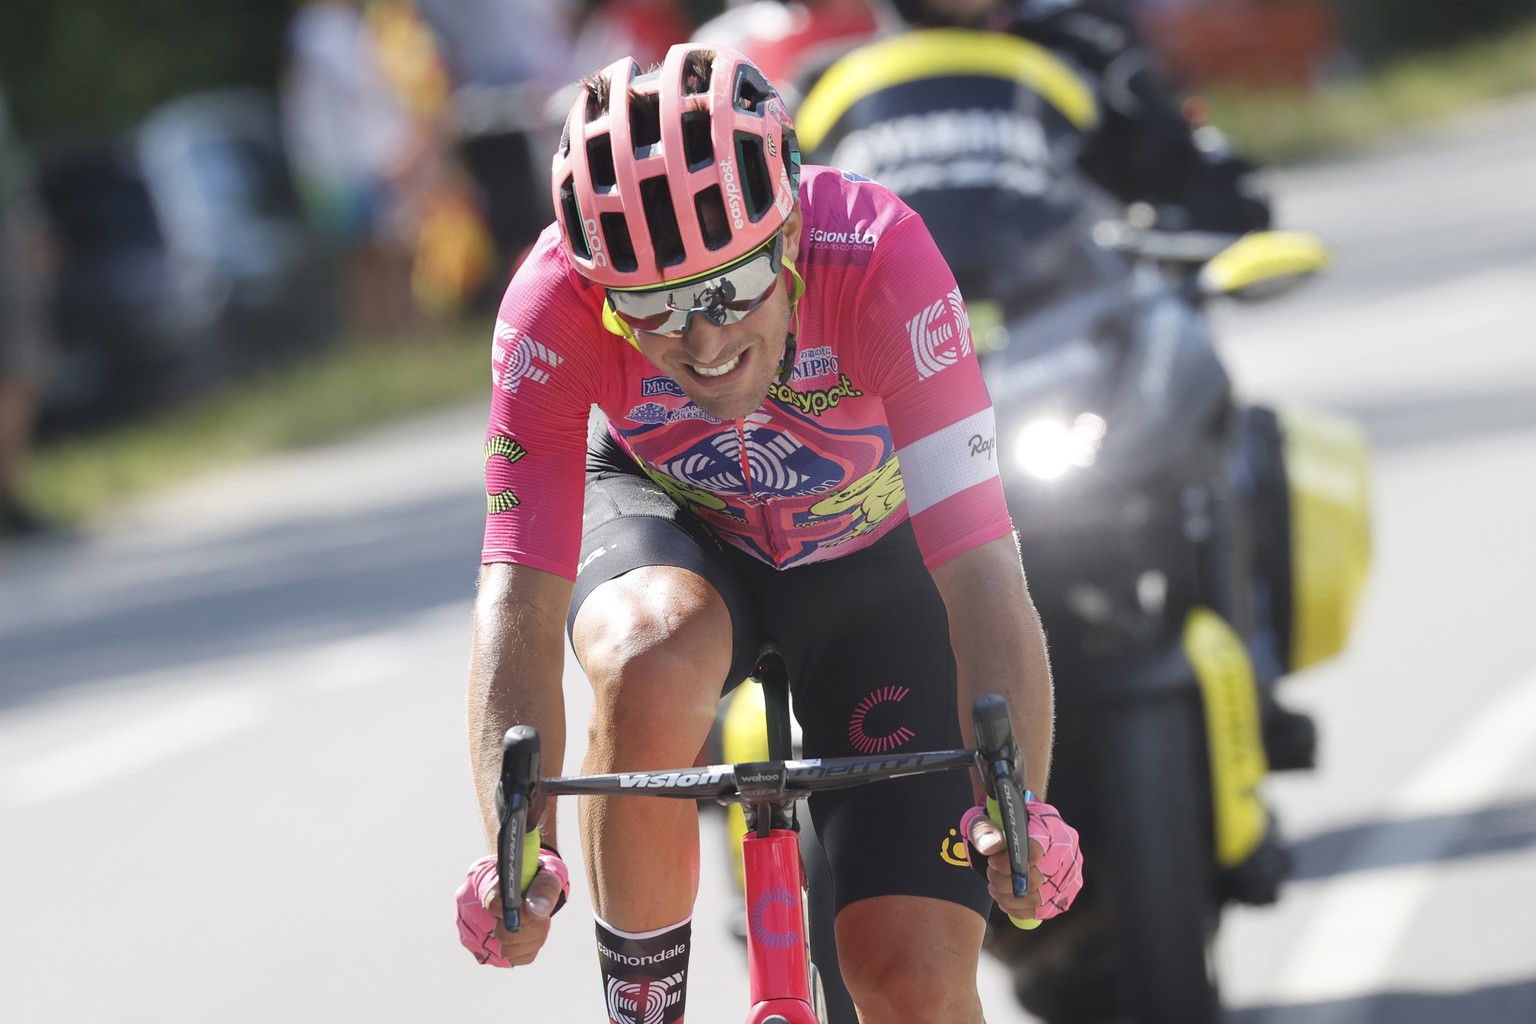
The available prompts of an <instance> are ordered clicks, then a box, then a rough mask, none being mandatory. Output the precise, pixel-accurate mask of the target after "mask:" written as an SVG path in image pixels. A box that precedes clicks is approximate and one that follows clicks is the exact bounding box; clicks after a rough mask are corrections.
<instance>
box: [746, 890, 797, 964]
mask: <svg viewBox="0 0 1536 1024" xmlns="http://www.w3.org/2000/svg"><path fill="white" fill-rule="evenodd" d="M799 910H800V903H799V901H798V900H796V899H795V896H794V894H793V893H791V892H790V891H789V890H787V889H768V890H767V891H765V892H763V893H762V894H761V895H759V896H758V897H757V900H756V901H755V902H753V904H752V911H751V913H750V914H749V915H748V924H749V925H750V926H751V928H752V937H753V938H754V939H756V940H757V941H758V942H759V943H760V944H762V945H764V946H766V947H768V948H769V949H786V948H788V947H790V946H793V945H794V944H796V943H798V942H799V941H800V933H799V931H797V930H796V929H795V924H794V922H795V919H796V917H797V916H798V912H799Z"/></svg>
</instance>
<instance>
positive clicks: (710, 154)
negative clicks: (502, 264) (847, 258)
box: [550, 43, 800, 288]
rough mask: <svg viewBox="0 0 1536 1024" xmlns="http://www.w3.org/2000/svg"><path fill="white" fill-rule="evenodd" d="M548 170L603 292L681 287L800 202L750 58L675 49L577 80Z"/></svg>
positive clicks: (569, 246)
mask: <svg viewBox="0 0 1536 1024" xmlns="http://www.w3.org/2000/svg"><path fill="white" fill-rule="evenodd" d="M582 85H583V87H582V89H581V91H580V93H579V94H578V95H577V97H576V101H575V102H574V103H573V104H571V112H570V114H569V115H568V116H567V117H566V120H565V130H564V131H563V132H562V133H561V136H560V147H559V149H558V150H557V151H556V153H555V160H554V166H553V170H552V173H551V176H550V177H551V181H550V184H551V187H552V189H553V192H554V201H555V211H556V218H557V219H558V220H559V222H560V232H561V235H562V237H563V238H564V240H565V251H566V254H567V255H568V256H569V257H570V258H571V262H572V263H574V264H575V265H576V268H577V270H579V271H580V272H581V274H582V275H583V276H585V277H586V278H587V279H589V280H590V281H592V282H593V283H595V284H599V285H602V286H603V287H605V288H647V287H655V286H658V285H662V284H666V283H668V282H671V281H680V280H684V279H687V278H690V277H694V276H696V275H698V274H703V273H707V272H708V271H711V270H714V269H716V268H718V267H722V266H725V265H726V264H728V263H730V262H732V261H734V260H737V259H740V258H741V257H743V256H746V255H747V254H749V253H751V252H752V251H753V250H755V249H757V248H758V247H759V246H761V245H763V244H765V243H766V242H768V240H769V239H771V238H772V237H773V236H774V234H775V232H777V231H778V230H779V228H780V227H782V226H783V224H784V221H785V220H787V219H788V218H789V215H790V212H791V211H792V210H793V209H794V205H795V196H796V194H797V190H798V187H799V180H800V149H799V145H798V144H797V143H796V141H795V129H794V125H793V123H792V122H791V121H790V118H789V111H788V110H787V108H786V107H785V106H784V101H783V100H782V99H780V98H779V94H778V92H777V91H775V90H774V88H773V86H772V85H771V84H770V83H769V81H768V79H767V78H765V77H764V76H763V73H762V72H761V71H759V70H758V69H757V68H756V66H754V65H753V64H752V62H751V61H749V60H747V58H746V57H744V56H742V55H741V54H740V53H737V52H736V51H735V50H730V49H726V48H724V47H711V46H701V45H699V44H696V43H679V44H677V45H676V46H673V47H672V48H671V49H670V50H668V51H667V57H666V60H665V62H664V63H663V64H662V65H661V67H660V68H657V69H653V70H651V71H648V72H646V73H644V74H642V73H641V72H640V68H639V65H637V64H636V63H635V62H634V61H633V60H632V59H631V58H628V57H625V58H624V59H622V60H618V61H615V62H614V63H612V64H610V65H608V67H606V68H604V69H603V70H602V71H600V72H598V73H597V74H596V75H593V76H590V77H588V78H587V79H585V80H584V81H583V83H582Z"/></svg>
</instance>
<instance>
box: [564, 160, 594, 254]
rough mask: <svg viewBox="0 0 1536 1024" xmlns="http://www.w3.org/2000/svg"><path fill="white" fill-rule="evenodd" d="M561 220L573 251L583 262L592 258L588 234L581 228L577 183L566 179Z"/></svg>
mask: <svg viewBox="0 0 1536 1024" xmlns="http://www.w3.org/2000/svg"><path fill="white" fill-rule="evenodd" d="M560 218H561V220H562V221H563V222H564V227H565V237H566V238H567V239H568V240H569V241H570V243H571V250H572V251H573V252H575V254H576V256H577V257H578V258H580V259H583V260H590V259H591V258H592V250H591V249H590V248H588V247H587V234H586V232H585V231H583V230H582V228H581V210H580V208H578V207H577V205H576V189H575V181H574V180H573V179H571V178H566V179H565V183H564V184H562V185H561V186H560Z"/></svg>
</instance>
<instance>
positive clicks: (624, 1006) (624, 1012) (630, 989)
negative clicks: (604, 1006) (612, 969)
mask: <svg viewBox="0 0 1536 1024" xmlns="http://www.w3.org/2000/svg"><path fill="white" fill-rule="evenodd" d="M682 998H683V975H682V973H681V972H679V973H677V974H669V975H667V976H666V977H665V978H657V979H655V980H654V981H620V980H619V979H617V978H609V979H608V1019H609V1020H611V1021H614V1022H615V1024H662V1021H664V1020H665V1019H666V1013H667V1009H668V1008H669V1007H672V1006H676V1005H677V1002H678V1000H680V999H682Z"/></svg>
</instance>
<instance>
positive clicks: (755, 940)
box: [496, 648, 1029, 1024]
mask: <svg viewBox="0 0 1536 1024" xmlns="http://www.w3.org/2000/svg"><path fill="white" fill-rule="evenodd" d="M754 678H755V679H756V680H757V681H758V682H759V683H760V684H761V685H762V686H763V691H764V709H765V712H766V719H767V731H768V757H769V759H768V760H766V761H750V762H743V763H739V764H718V765H710V766H706V767H698V766H692V767H688V768H666V769H660V770H656V771H640V772H620V773H617V774H611V775H578V776H567V777H563V778H540V777H539V734H538V731H537V730H536V729H534V728H532V727H531V726H526V725H516V726H513V727H512V728H511V729H508V730H507V733H506V736H505V737H504V738H503V740H502V764H501V779H500V782H499V784H498V787H497V793H496V806H497V812H498V814H499V816H500V830H499V832H498V836H497V857H498V867H499V869H500V880H499V895H500V896H501V905H502V907H503V908H504V915H505V916H504V920H503V923H504V924H505V926H506V928H507V930H508V931H509V932H515V931H517V929H518V925H519V911H518V908H519V907H520V906H521V904H522V900H521V891H523V890H526V889H527V887H528V885H529V883H531V882H532V881H533V876H534V873H535V871H536V870H537V853H538V851H537V847H536V846H534V845H533V844H527V843H526V842H525V839H526V836H527V828H528V821H529V818H530V817H532V818H533V819H534V820H535V821H536V820H537V818H538V814H537V811H538V809H539V808H540V807H541V802H542V800H543V799H544V798H546V797H551V796H563V795H568V794H576V795H586V796H613V797H625V796H649V797H670V798H674V799H679V800H715V801H718V802H720V803H723V804H727V805H730V804H739V805H741V807H742V809H743V811H744V813H745V820H746V825H747V832H746V835H745V836H744V837H743V840H742V858H743V869H744V876H745V882H746V894H745V899H746V914H747V925H748V926H747V930H746V931H747V935H746V948H747V967H748V983H749V1005H750V1010H749V1011H748V1014H747V1018H746V1024H825V1022H826V1019H827V1017H826V1009H825V1003H824V1000H823V999H822V995H821V984H820V979H819V977H818V975H817V970H816V966H815V964H814V962H813V961H812V959H811V954H810V946H809V938H808V936H809V929H808V918H807V912H806V891H807V878H806V874H805V869H804V867H803V864H802V859H801V856H800V845H799V843H800V831H799V821H798V817H797V815H796V812H795V803H796V801H797V800H799V799H800V798H801V797H804V796H808V795H809V794H811V793H815V792H819V791H823V790H830V789H845V788H849V787H853V786H860V785H864V784H866V783H870V782H877V781H880V780H883V779H894V778H900V777H902V776H906V775H918V774H926V773H929V772H943V771H954V770H957V769H974V770H975V771H977V772H978V773H979V774H980V776H981V778H982V782H983V784H984V786H985V787H986V791H987V795H988V797H989V798H991V801H993V802H995V805H996V807H997V811H998V815H997V820H998V824H999V825H1000V826H1001V828H1002V831H1003V837H1004V840H1005V845H1006V848H1007V851H1008V859H1009V866H1010V867H1011V869H1012V872H1013V887H1014V892H1015V893H1016V894H1018V895H1021V896H1022V895H1024V894H1025V892H1027V889H1028V874H1027V872H1028V865H1029V861H1028V852H1027V850H1028V847H1027V838H1026V837H1027V836H1028V834H1029V833H1028V820H1029V819H1028V810H1027V808H1026V806H1025V797H1024V792H1025V790H1024V784H1023V779H1024V756H1023V753H1022V752H1021V751H1020V750H1019V748H1018V744H1017V743H1016V742H1015V741H1014V737H1013V727H1012V724H1011V720H1010V718H1009V712H1008V704H1007V701H1005V700H1004V699H1003V698H1002V697H1001V696H999V695H997V694H988V695H986V696H983V697H979V698H977V700H976V701H975V704H974V706H973V708H972V721H973V725H974V728H975V736H976V746H975V748H974V749H969V748H968V749H960V750H938V751H928V752H925V753H910V754H898V755H886V756H882V757H839V758H823V759H812V760H795V759H792V758H791V757H790V756H789V755H790V727H789V685H788V679H787V675H786V673H785V672H784V670H783V662H782V659H781V658H779V656H778V654H777V652H776V651H774V650H772V649H771V648H767V649H765V651H764V656H763V657H762V658H761V659H760V660H759V667H758V671H757V672H756V673H755V675H754ZM513 865H522V867H521V869H520V870H518V871H514V870H513V869H512V866H513ZM514 878H518V879H520V883H521V884H520V889H519V891H518V892H513V891H512V883H511V880H512V879H514ZM658 995H659V993H658ZM636 1009H637V1010H638V1012H636V1013H635V1016H636V1019H639V1020H645V1019H648V1018H647V1015H646V1013H645V1012H644V1011H645V1009H646V1008H644V1007H639V1008H636Z"/></svg>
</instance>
